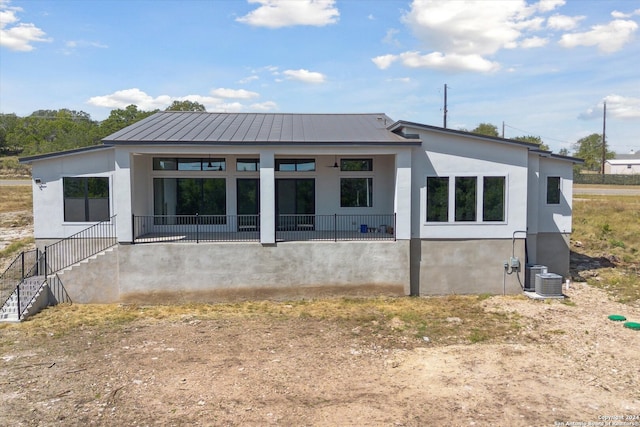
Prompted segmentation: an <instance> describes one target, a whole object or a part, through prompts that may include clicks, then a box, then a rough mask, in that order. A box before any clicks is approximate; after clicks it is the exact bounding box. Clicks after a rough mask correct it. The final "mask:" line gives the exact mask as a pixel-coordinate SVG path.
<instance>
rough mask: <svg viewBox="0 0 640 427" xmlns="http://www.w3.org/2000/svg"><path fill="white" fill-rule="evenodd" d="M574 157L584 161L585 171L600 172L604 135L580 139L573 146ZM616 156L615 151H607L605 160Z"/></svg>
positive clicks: (594, 134)
mask: <svg viewBox="0 0 640 427" xmlns="http://www.w3.org/2000/svg"><path fill="white" fill-rule="evenodd" d="M573 149H574V151H575V152H574V155H575V156H576V157H578V158H580V159H583V160H584V165H583V166H582V168H583V169H586V170H592V171H599V170H602V135H601V134H598V133H592V134H591V135H589V136H585V137H584V138H581V139H579V140H578V141H577V142H576V143H575V144H573ZM615 156H616V153H615V152H613V151H609V150H608V149H607V150H606V154H605V159H612V158H614V157H615Z"/></svg>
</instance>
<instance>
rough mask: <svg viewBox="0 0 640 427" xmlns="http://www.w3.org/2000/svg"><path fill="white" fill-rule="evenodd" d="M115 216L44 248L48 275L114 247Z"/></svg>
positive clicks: (115, 242) (115, 241)
mask: <svg viewBox="0 0 640 427" xmlns="http://www.w3.org/2000/svg"><path fill="white" fill-rule="evenodd" d="M117 243H118V237H117V234H116V215H113V216H112V217H111V218H109V219H108V220H104V221H100V222H98V223H96V224H94V225H92V226H90V227H88V228H85V229H84V230H82V231H79V232H77V233H75V234H72V235H71V236H69V237H67V238H64V239H62V240H59V241H57V242H55V243H52V244H51V245H48V246H45V248H44V256H45V259H44V264H45V266H46V268H47V273H48V274H53V273H57V272H58V271H60V270H62V269H64V268H67V267H69V266H71V265H73V264H76V263H78V262H80V261H83V260H85V259H87V258H89V257H92V256H93V255H95V254H97V253H100V252H102V251H105V250H107V249H109V248H110V247H112V246H115V245H116V244H117Z"/></svg>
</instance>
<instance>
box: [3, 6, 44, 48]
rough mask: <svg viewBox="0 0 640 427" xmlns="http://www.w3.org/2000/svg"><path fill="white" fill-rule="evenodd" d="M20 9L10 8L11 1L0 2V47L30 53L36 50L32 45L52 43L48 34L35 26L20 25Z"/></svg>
mask: <svg viewBox="0 0 640 427" xmlns="http://www.w3.org/2000/svg"><path fill="white" fill-rule="evenodd" d="M22 10H23V9H22V8H20V7H12V6H9V1H0V46H4V47H6V48H8V49H10V50H17V51H21V52H29V51H32V50H33V49H34V47H33V46H32V43H35V42H50V41H51V39H50V38H46V37H45V36H46V33H45V32H44V31H42V30H41V29H40V28H38V27H36V26H35V25H34V24H31V23H29V24H25V23H18V22H19V21H20V19H19V18H18V17H17V14H18V13H19V12H22Z"/></svg>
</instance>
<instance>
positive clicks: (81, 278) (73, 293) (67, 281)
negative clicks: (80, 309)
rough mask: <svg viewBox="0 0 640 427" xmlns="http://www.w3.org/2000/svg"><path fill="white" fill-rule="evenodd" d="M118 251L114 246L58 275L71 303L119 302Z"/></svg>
mask: <svg viewBox="0 0 640 427" xmlns="http://www.w3.org/2000/svg"><path fill="white" fill-rule="evenodd" d="M119 249H120V248H119V247H118V246H115V247H113V248H111V249H109V250H107V251H106V252H103V253H101V254H99V255H96V256H94V257H91V258H89V259H87V260H84V261H82V262H80V263H79V264H76V265H75V266H73V268H71V269H65V270H62V271H61V272H59V273H58V276H59V277H60V281H61V282H62V286H63V287H64V289H65V290H66V291H67V294H68V295H69V298H70V299H71V302H73V303H79V304H106V303H113V302H118V301H119V286H118V260H119Z"/></svg>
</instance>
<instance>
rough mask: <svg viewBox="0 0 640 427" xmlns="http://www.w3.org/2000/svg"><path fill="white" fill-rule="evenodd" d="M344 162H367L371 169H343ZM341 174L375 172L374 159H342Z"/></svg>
mask: <svg viewBox="0 0 640 427" xmlns="http://www.w3.org/2000/svg"><path fill="white" fill-rule="evenodd" d="M343 162H366V163H368V166H369V169H360V170H350V169H344V168H343ZM339 165H340V172H355V173H357V172H373V157H370V158H349V157H341V158H340V162H339Z"/></svg>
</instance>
